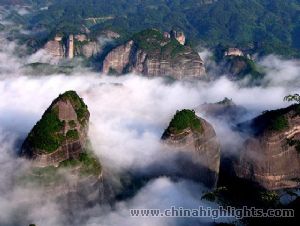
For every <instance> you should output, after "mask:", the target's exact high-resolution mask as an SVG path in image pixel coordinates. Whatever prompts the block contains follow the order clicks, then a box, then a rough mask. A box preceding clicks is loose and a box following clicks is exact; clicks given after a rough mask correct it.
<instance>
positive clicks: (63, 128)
mask: <svg viewBox="0 0 300 226" xmlns="http://www.w3.org/2000/svg"><path fill="white" fill-rule="evenodd" d="M89 117H90V113H89V111H88V108H87V106H86V105H85V103H84V102H83V99H82V98H80V97H79V96H78V95H77V93H76V92H75V91H67V92H65V93H63V94H61V95H59V97H57V98H56V99H55V100H54V101H53V102H52V104H51V105H50V107H49V108H48V109H47V110H46V111H45V113H44V114H43V116H42V118H41V120H40V121H38V122H37V124H36V125H35V126H34V127H33V129H32V130H31V132H30V133H29V135H28V136H27V138H26V140H25V141H24V143H23V145H22V149H21V156H23V157H26V158H28V159H29V160H31V163H32V164H31V167H29V168H28V169H27V171H25V172H24V175H22V176H21V178H20V180H19V182H20V183H24V184H30V185H36V186H39V187H43V190H44V191H45V192H46V193H47V194H51V196H52V197H53V198H59V199H66V203H67V204H68V205H70V206H72V208H71V209H72V210H74V209H76V207H75V206H77V205H86V204H88V203H89V205H90V204H91V203H98V202H99V201H102V202H104V201H109V199H110V195H111V194H112V192H111V187H110V185H109V184H108V182H107V178H105V176H104V173H103V169H102V166H101V164H100V162H99V160H98V158H97V157H96V156H95V155H94V153H93V150H92V147H91V145H90V143H89V142H88V126H89Z"/></svg>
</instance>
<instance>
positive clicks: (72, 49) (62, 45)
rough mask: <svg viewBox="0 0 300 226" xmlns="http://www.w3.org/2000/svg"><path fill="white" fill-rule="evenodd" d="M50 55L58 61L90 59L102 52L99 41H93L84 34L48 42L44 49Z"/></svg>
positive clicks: (58, 37) (60, 37) (59, 37)
mask: <svg viewBox="0 0 300 226" xmlns="http://www.w3.org/2000/svg"><path fill="white" fill-rule="evenodd" d="M43 49H44V50H45V51H46V52H47V53H48V54H50V55H51V56H53V57H57V58H58V59H63V58H68V59H73V58H74V57H75V56H83V57H86V58H90V57H92V56H95V55H97V54H98V53H99V52H100V51H101V46H100V45H99V43H98V42H97V41H92V40H90V39H88V37H87V36H86V35H84V34H77V35H72V34H71V35H69V36H68V37H62V36H59V35H57V36H55V37H54V39H53V40H50V41H48V42H47V43H46V44H45V46H44V48H43Z"/></svg>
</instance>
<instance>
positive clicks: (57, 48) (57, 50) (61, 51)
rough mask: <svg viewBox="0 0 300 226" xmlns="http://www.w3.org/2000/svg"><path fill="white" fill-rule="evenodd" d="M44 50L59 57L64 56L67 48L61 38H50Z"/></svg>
mask: <svg viewBox="0 0 300 226" xmlns="http://www.w3.org/2000/svg"><path fill="white" fill-rule="evenodd" d="M44 50H45V51H46V52H47V53H48V54H50V55H51V56H53V57H57V58H59V59H62V58H64V56H65V52H66V48H65V46H64V45H63V44H62V42H61V40H56V39H54V40H50V41H48V42H47V43H46V45H45V46H44Z"/></svg>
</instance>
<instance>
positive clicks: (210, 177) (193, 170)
mask: <svg viewBox="0 0 300 226" xmlns="http://www.w3.org/2000/svg"><path fill="white" fill-rule="evenodd" d="M162 140H163V141H164V143H166V144H167V145H169V146H170V147H172V148H173V149H174V151H179V153H181V157H182V158H180V159H179V162H180V163H179V164H180V165H181V167H182V176H183V177H187V178H190V179H194V180H197V181H201V182H203V183H205V184H206V185H207V186H209V187H214V186H215V185H216V183H217V179H218V173H219V166H220V144H219V142H218V139H217V137H216V133H215V131H214V129H213V127H212V126H211V125H210V124H209V123H208V122H207V121H205V120H204V119H202V118H199V117H198V116H196V115H195V112H194V111H191V110H186V109H185V110H182V111H177V113H176V114H175V116H174V117H173V119H172V120H171V122H170V124H169V126H168V128H167V129H166V130H165V132H164V133H163V135H162Z"/></svg>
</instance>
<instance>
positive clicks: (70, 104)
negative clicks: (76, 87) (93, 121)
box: [21, 91, 90, 167]
mask: <svg viewBox="0 0 300 226" xmlns="http://www.w3.org/2000/svg"><path fill="white" fill-rule="evenodd" d="M89 116H90V114H89V111H88V109H87V106H86V105H85V103H84V102H83V100H82V99H81V98H80V97H79V96H78V95H77V94H76V92H74V91H67V92H65V93H64V94H62V95H60V96H59V97H58V98H56V99H55V100H54V101H53V102H52V104H51V105H50V107H49V108H48V109H47V110H46V112H45V113H44V115H43V116H42V118H41V120H40V121H38V122H37V124H36V125H35V126H34V127H33V129H32V130H31V132H30V133H29V135H28V137H27V138H26V140H25V141H24V143H23V145H22V153H21V154H22V155H23V156H26V157H29V158H31V159H33V160H34V163H35V165H36V166H39V167H45V166H49V165H58V164H59V163H60V162H62V161H64V160H67V159H70V158H77V157H78V156H79V154H80V153H83V152H84V147H85V146H86V142H87V133H88V123H89Z"/></svg>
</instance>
